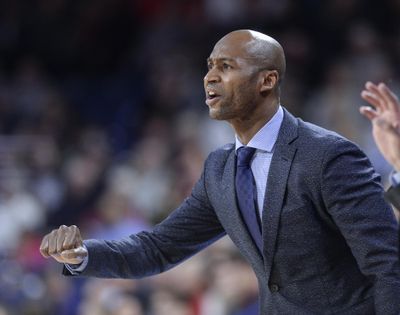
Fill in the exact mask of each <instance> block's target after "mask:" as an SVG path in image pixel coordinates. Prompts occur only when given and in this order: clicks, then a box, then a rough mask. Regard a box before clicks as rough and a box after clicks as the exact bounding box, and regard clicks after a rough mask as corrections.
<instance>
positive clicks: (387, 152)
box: [360, 82, 400, 171]
mask: <svg viewBox="0 0 400 315" xmlns="http://www.w3.org/2000/svg"><path fill="white" fill-rule="evenodd" d="M361 97H362V98H363V99H364V100H365V101H367V102H368V103H370V104H371V105H372V106H373V107H374V108H371V107H368V106H362V107H361V108H360V112H361V114H363V115H364V116H365V117H367V118H368V119H369V120H370V121H371V122H372V134H373V137H374V139H375V142H376V145H377V146H378V148H379V150H380V151H381V152H382V154H383V156H384V157H385V159H386V160H387V161H388V162H389V163H390V164H391V165H392V166H393V167H394V168H395V169H396V171H400V102H399V99H398V98H397V96H396V95H395V94H394V93H393V92H392V91H391V90H390V89H389V88H388V87H387V86H386V85H385V84H384V83H380V84H378V85H375V84H373V83H371V82H367V83H366V84H365V89H364V90H363V91H362V92H361Z"/></svg>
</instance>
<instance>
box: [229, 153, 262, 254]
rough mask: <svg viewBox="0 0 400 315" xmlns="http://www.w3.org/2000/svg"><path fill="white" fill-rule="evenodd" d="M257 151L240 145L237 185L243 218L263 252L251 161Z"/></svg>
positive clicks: (237, 163)
mask: <svg viewBox="0 0 400 315" xmlns="http://www.w3.org/2000/svg"><path fill="white" fill-rule="evenodd" d="M255 152H256V149H255V148H250V147H240V148H239V149H238V150H237V161H236V176H235V182H236V184H235V187H236V196H237V200H238V206H239V210H240V212H241V213H242V217H243V220H244V222H245V223H246V226H247V229H248V230H249V233H250V235H251V236H252V238H253V240H254V242H255V243H256V245H257V247H258V249H259V250H260V252H262V236H261V226H260V224H259V222H258V221H259V219H258V218H259V214H258V211H257V209H256V202H257V190H256V188H255V182H254V177H253V173H252V171H251V168H250V161H251V158H252V157H253V155H254V153H255Z"/></svg>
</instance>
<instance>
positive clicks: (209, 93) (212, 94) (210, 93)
mask: <svg viewBox="0 0 400 315" xmlns="http://www.w3.org/2000/svg"><path fill="white" fill-rule="evenodd" d="M208 95H210V96H214V95H216V94H215V93H214V92H212V91H209V92H208Z"/></svg>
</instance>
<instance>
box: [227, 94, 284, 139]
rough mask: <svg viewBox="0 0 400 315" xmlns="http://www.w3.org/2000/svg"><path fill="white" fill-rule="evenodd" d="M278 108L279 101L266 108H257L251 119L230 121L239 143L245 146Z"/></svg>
mask: <svg viewBox="0 0 400 315" xmlns="http://www.w3.org/2000/svg"><path fill="white" fill-rule="evenodd" d="M278 107H279V100H276V102H274V103H273V104H269V105H268V106H264V107H261V106H260V107H259V108H258V109H257V110H255V111H254V112H253V114H252V116H251V117H248V118H245V119H237V120H234V121H230V122H229V123H230V124H231V126H232V128H233V129H234V130H235V133H236V135H237V137H238V138H239V140H240V142H241V143H243V144H244V145H247V144H248V143H249V142H250V140H251V139H252V138H253V137H254V135H255V134H256V133H257V132H258V131H259V130H260V129H261V128H262V127H263V126H264V125H265V124H266V123H267V122H269V121H270V120H271V118H272V117H273V116H274V115H275V113H276V112H277V110H278Z"/></svg>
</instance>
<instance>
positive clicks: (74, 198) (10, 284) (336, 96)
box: [0, 0, 400, 315]
mask: <svg viewBox="0 0 400 315" xmlns="http://www.w3.org/2000/svg"><path fill="white" fill-rule="evenodd" d="M399 18H400V1H398V0H381V1H372V0H329V1H318V0H298V1H294V0H293V1H290V0H280V1H276V0H182V1H179V0H174V1H173V0H169V1H167V0H137V1H134V0H131V1H129V0H80V1H76V0H31V1H29V0H9V1H4V0H3V1H0V224H1V227H0V315H53V314H54V315H56V314H57V315H256V314H257V305H256V299H257V284H256V282H255V278H254V276H253V272H252V270H251V269H250V267H248V266H247V264H246V262H245V261H243V259H242V258H241V257H240V256H239V255H238V253H237V252H236V250H235V249H234V248H233V246H232V244H231V243H230V242H229V240H227V239H223V240H222V241H220V242H218V243H217V244H215V245H213V246H211V248H209V249H207V250H206V251H204V252H202V253H201V254H199V255H197V256H195V257H193V258H192V259H190V260H189V261H188V262H186V263H185V264H183V265H182V266H180V267H178V268H176V269H174V270H172V271H170V272H167V273H165V274H163V275H160V276H157V277H153V278H149V279H144V280H134V281H131V280H129V281H126V280H113V281H111V280H99V279H90V280H88V279H69V278H65V277H63V276H61V274H60V272H61V267H60V265H58V264H56V263H54V262H52V261H47V260H44V259H42V258H41V256H40V254H39V251H38V248H39V244H40V241H41V237H42V236H43V235H44V234H45V233H47V232H49V231H50V230H51V229H53V228H54V227H58V226H59V225H60V224H68V225H69V224H77V225H78V226H80V227H81V229H82V231H83V235H84V237H85V238H106V239H114V238H120V237H122V236H126V235H128V234H130V233H135V232H137V231H139V230H142V229H150V228H151V227H152V226H153V225H154V224H156V223H157V222H159V221H160V220H161V219H162V218H163V217H165V216H166V215H168V213H169V212H170V211H171V210H172V209H174V207H176V206H177V205H178V204H179V203H180V202H181V201H182V200H183V199H184V198H185V196H187V195H188V194H189V193H190V190H191V187H192V185H193V184H194V182H195V181H196V180H197V178H198V176H199V174H200V171H201V169H202V165H203V161H204V159H205V157H206V156H207V154H208V153H209V152H210V151H211V150H213V149H215V148H216V147H218V146H219V145H221V144H224V143H226V142H231V141H232V139H233V135H232V133H231V131H230V128H229V126H228V125H227V124H226V123H222V122H214V121H211V120H210V119H209V118H208V110H207V107H206V105H205V104H204V92H203V86H202V79H203V76H204V74H205V72H206V61H205V60H206V58H207V57H208V54H209V53H210V52H211V50H212V47H213V45H214V43H215V42H216V41H217V40H218V39H219V38H220V37H221V36H223V35H224V34H225V33H227V32H229V31H231V30H234V29H239V28H251V29H255V30H259V31H261V32H265V33H267V34H269V35H271V36H273V37H275V38H276V39H278V40H279V41H280V42H281V44H282V45H283V47H284V49H285V51H286V55H287V64H288V67H287V68H288V72H287V76H286V81H285V83H284V85H283V97H282V104H283V105H285V106H286V107H287V108H288V109H289V110H291V111H292V112H293V113H295V114H297V115H299V116H301V117H302V118H304V119H306V120H310V121H313V122H316V123H318V124H320V125H322V126H325V127H327V128H331V129H334V130H336V131H338V132H340V133H342V134H343V135H345V136H346V137H348V138H349V139H351V140H353V141H354V142H356V143H358V144H359V145H360V146H361V147H362V148H363V149H364V150H365V151H366V152H367V154H368V155H369V157H370V158H371V160H372V161H373V163H374V165H375V167H376V169H377V170H378V172H380V173H381V174H382V176H383V180H385V178H386V176H387V174H388V172H390V167H389V166H388V165H387V164H386V163H385V161H384V160H383V158H382V157H381V156H380V154H379V153H378V151H377V149H376V147H375V145H374V143H373V141H372V137H371V133H370V124H369V122H368V121H366V120H364V118H362V117H361V115H359V113H358V107H359V106H360V105H361V104H362V101H361V98H360V96H359V93H360V91H361V89H362V86H363V84H364V82H365V81H366V80H372V81H375V82H377V81H381V80H383V81H385V82H387V83H388V84H389V86H390V87H391V88H393V89H394V90H396V89H398V87H399V83H398V81H399V76H400V27H399ZM397 92H398V91H397Z"/></svg>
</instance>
